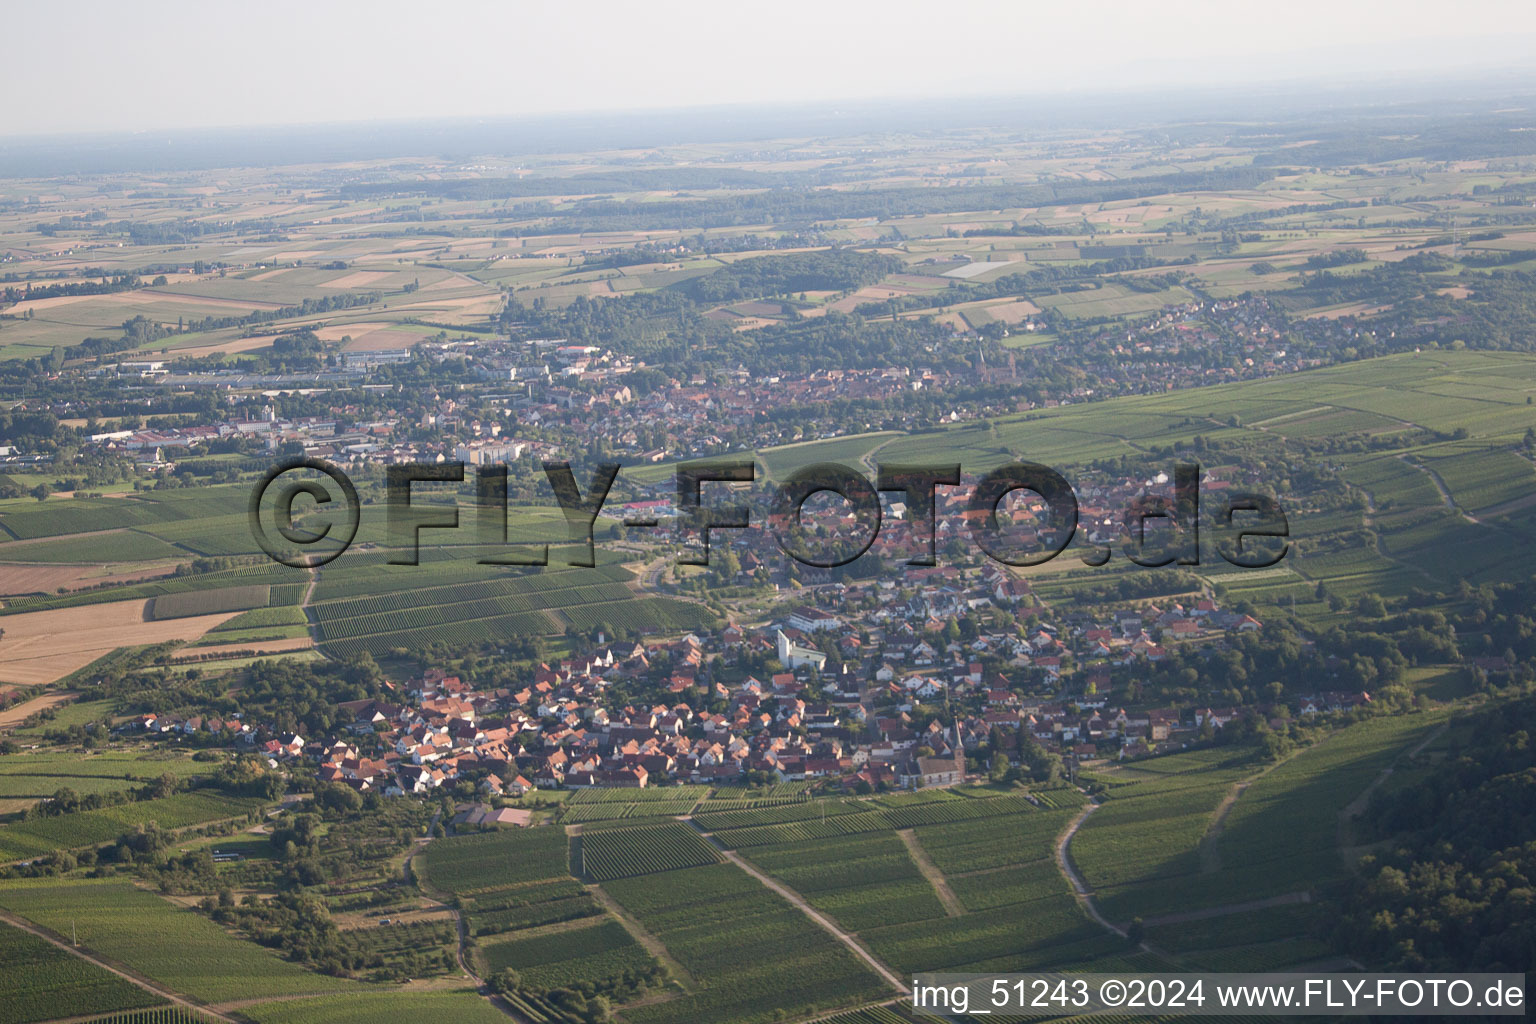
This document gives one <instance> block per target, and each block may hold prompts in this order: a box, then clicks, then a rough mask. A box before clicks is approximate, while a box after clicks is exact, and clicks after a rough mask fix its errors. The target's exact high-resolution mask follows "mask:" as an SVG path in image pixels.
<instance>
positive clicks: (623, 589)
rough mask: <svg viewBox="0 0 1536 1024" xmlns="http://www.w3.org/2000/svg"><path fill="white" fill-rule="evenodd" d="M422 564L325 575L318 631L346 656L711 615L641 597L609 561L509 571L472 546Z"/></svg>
mask: <svg viewBox="0 0 1536 1024" xmlns="http://www.w3.org/2000/svg"><path fill="white" fill-rule="evenodd" d="M422 555H423V558H422V565H421V566H419V567H416V568H415V570H414V571H412V572H410V573H409V574H408V575H402V574H400V572H399V570H400V569H401V568H405V569H411V567H398V566H385V565H374V564H370V563H369V562H367V561H365V560H362V559H359V560H354V561H350V562H349V563H348V567H347V569H346V570H345V571H340V570H338V571H331V572H327V574H326V576H325V577H324V578H323V579H322V582H321V585H320V586H319V587H318V588H317V589H316V593H315V600H316V603H315V605H314V611H315V615H316V618H317V620H318V622H319V624H320V638H321V642H322V643H323V644H324V645H325V647H326V649H327V650H328V651H331V652H334V653H336V654H338V655H341V656H348V655H351V654H356V653H361V652H364V651H367V652H370V653H373V654H375V655H378V654H382V653H387V652H388V651H389V650H390V649H391V648H395V647H407V648H409V647H419V646H424V645H426V644H430V643H432V642H433V641H435V640H436V641H444V642H450V643H486V642H494V641H496V640H505V639H507V638H510V637H520V636H528V635H539V634H549V633H562V632H564V631H565V629H566V628H567V626H568V625H574V626H575V627H576V628H578V629H581V630H583V631H586V630H590V629H593V628H602V627H607V628H608V630H609V631H610V632H612V631H614V630H615V629H628V630H634V631H639V632H653V631H657V630H683V629H693V628H699V627H700V626H702V625H704V624H705V623H706V622H708V621H711V619H712V617H711V616H710V614H709V613H708V612H707V611H706V610H705V609H703V608H702V607H700V606H697V605H693V604H690V603H688V602H684V601H677V600H675V599H672V598H662V597H646V598H640V597H637V596H636V595H635V593H634V592H633V591H632V590H631V589H630V588H629V587H628V586H627V585H626V583H625V581H627V580H629V579H630V578H631V574H630V573H629V572H628V571H627V570H625V569H624V568H623V567H622V566H618V565H613V564H607V565H601V566H599V567H597V568H592V569H552V570H549V571H545V572H536V573H530V572H527V571H518V572H511V571H509V570H507V569H505V568H497V567H495V566H485V565H479V564H477V563H476V562H475V561H474V560H473V557H475V556H476V552H474V551H469V552H466V551H463V550H460V551H457V552H453V551H450V552H444V553H439V555H440V557H438V558H434V559H431V561H430V564H429V559H428V557H427V556H428V552H426V551H423V552H422Z"/></svg>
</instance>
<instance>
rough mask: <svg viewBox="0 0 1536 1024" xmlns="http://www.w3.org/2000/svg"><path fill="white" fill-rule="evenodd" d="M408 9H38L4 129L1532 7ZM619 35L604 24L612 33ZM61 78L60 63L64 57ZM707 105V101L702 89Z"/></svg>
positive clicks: (753, 84) (1399, 64)
mask: <svg viewBox="0 0 1536 1024" xmlns="http://www.w3.org/2000/svg"><path fill="white" fill-rule="evenodd" d="M425 13H426V12H423V11H422V10H420V9H418V8H417V7H416V6H415V5H412V4H409V3H404V2H400V0H380V2H377V3H372V4H368V5H361V4H356V3H337V4H327V5H320V6H312V5H304V4H302V3H297V2H293V0H275V2H274V3H273V4H270V5H265V6H263V8H262V9H261V10H260V11H259V12H253V11H250V10H247V9H244V8H226V7H222V6H219V5H214V6H212V7H210V6H208V5H193V4H190V3H185V2H183V0H170V2H169V3H168V4H167V5H165V6H164V7H163V9H157V12H156V16H155V17H154V18H153V19H147V18H145V17H143V16H142V15H141V14H140V13H139V12H136V11H133V10H127V9H123V8H121V7H119V6H118V5H112V4H107V3H104V2H101V0H84V3H83V4H82V5H81V13H80V17H79V18H77V19H71V20H70V21H69V22H67V23H66V22H64V21H62V20H61V19H57V18H50V17H49V16H48V13H47V12H46V11H44V10H43V9H41V8H37V7H27V8H23V9H21V10H18V11H17V12H15V13H14V14H13V15H12V17H11V19H10V22H11V28H12V30H13V32H14V35H13V38H14V39H16V40H22V41H25V43H26V45H24V46H18V47H15V48H14V49H13V52H11V53H8V54H7V62H6V64H5V65H4V67H0V83H3V85H4V86H5V87H6V93H7V95H10V96H13V97H25V98H26V100H25V102H17V103H12V104H8V105H6V106H5V107H3V108H0V138H5V139H7V140H11V139H36V138H43V137H66V138H72V137H80V136H93V135H100V134H124V133H126V134H134V133H182V132H191V131H218V130H226V129H239V128H261V129H267V128H275V127H288V126H313V125H330V124H340V125H353V124H394V123H410V122H415V121H420V120H423V119H434V120H436V119H468V120H494V121H501V120H509V119H514V120H525V119H540V118H547V117H590V116H611V115H615V114H624V113H632V114H658V113H669V112H676V111H684V110H691V109H698V108H701V107H703V108H708V109H733V108H752V107H759V106H771V107H784V106H808V105H826V104H828V103H831V104H860V103H868V102H879V101H895V102H908V101H925V100H954V101H959V102H965V101H971V100H984V99H987V98H996V97H1019V98H1025V99H1034V100H1046V101H1049V100H1054V99H1055V98H1058V97H1062V96H1076V95H1085V94H1091V95H1101V96H1105V95H1123V94H1127V93H1136V94H1138V95H1142V94H1147V93H1154V92H1165V91H1166V92H1182V91H1189V90H1196V91H1199V90H1205V91H1209V92H1212V93H1216V94H1226V93H1230V92H1234V91H1238V92H1241V91H1244V90H1248V89H1254V88H1261V89H1262V88H1287V87H1296V86H1315V85H1317V84H1318V83H1323V82H1335V83H1340V84H1344V83H1347V82H1362V81H1383V80H1395V81H1396V82H1398V83H1400V84H1401V85H1402V86H1403V87H1404V88H1407V89H1410V90H1411V89H1417V88H1420V87H1422V84H1423V83H1424V82H1425V81H1426V80H1429V79H1434V80H1439V79H1443V78H1446V77H1447V76H1465V75H1470V74H1488V75H1497V74H1499V73H1501V70H1503V71H1509V72H1517V73H1518V72H1523V71H1524V70H1525V68H1526V67H1527V66H1528V64H1529V54H1530V53H1531V52H1536V8H1532V7H1530V6H1529V5H1524V4H1515V3H1509V2H1505V0H1472V2H1470V3H1468V4H1465V5H1463V7H1462V9H1460V10H1458V12H1457V13H1456V16H1455V17H1454V18H1447V17H1446V16H1445V12H1444V10H1443V9H1442V8H1440V7H1439V6H1438V5H1434V4H1430V3H1428V2H1427V0H1401V2H1397V3H1387V2H1384V0H1362V2H1357V3H1349V4H1337V3H1327V2H1324V0H1298V3H1297V4H1295V5H1293V8H1292V9H1290V10H1288V11H1286V12H1285V16H1284V17H1275V16H1274V15H1273V14H1272V13H1271V12H1268V11H1264V12H1261V11H1259V10H1258V9H1257V8H1255V9H1244V8H1242V7H1241V6H1239V7H1237V8H1235V9H1234V8H1233V7H1232V6H1231V5H1227V4H1220V3H1215V2H1212V0H1173V2H1171V3H1169V4H1167V5H1163V6H1161V7H1159V8H1158V9H1157V10H1155V11H1152V10H1147V9H1145V8H1144V7H1142V6H1141V5H1136V4H1128V3H1127V4H1120V5H1108V6H1103V7H1098V8H1095V9H1094V10H1092V11H1079V10H1064V9H1061V8H1058V7H1055V6H1053V5H1045V4H1040V3H996V2H993V0H975V2H974V3H973V4H972V5H971V6H970V7H969V8H967V10H966V12H965V13H966V15H967V16H966V17H965V18H963V19H962V18H945V17H942V16H939V17H935V14H936V12H934V11H933V10H932V9H931V8H929V7H927V6H926V5H924V4H922V3H920V2H917V0H885V2H882V3H878V4H875V3H868V2H850V3H845V4H837V5H817V4H814V3H810V2H808V0H783V2H781V3H779V4H776V5H775V6H774V7H773V8H772V9H761V10H760V9H757V8H753V7H751V6H739V7H731V8H720V7H719V6H718V5H711V4H707V3H700V2H696V0H658V3H657V4H654V5H650V6H649V7H647V8H646V9H644V10H640V9H636V8H633V7H631V6H629V5H619V4H604V3H595V4H591V5H587V6H584V7H583V9H582V10H581V11H574V10H572V9H570V8H568V7H565V6H562V5H558V4H550V3H541V2H535V0H530V2H528V3H521V4H518V5H515V6H510V5H501V4H496V3H492V2H489V0H450V2H448V3H445V4H440V5H437V6H435V7H434V8H433V9H432V10H431V12H430V14H429V15H428V16H426V17H424V16H423V15H424V14H425ZM597 28H601V29H602V31H596V30H595V29H597ZM61 69H62V70H61ZM700 100H707V102H704V103H701V102H700Z"/></svg>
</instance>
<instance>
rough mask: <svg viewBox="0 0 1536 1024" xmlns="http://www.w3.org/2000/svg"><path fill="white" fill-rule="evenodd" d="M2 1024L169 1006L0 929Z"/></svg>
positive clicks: (87, 964) (102, 972) (32, 940)
mask: <svg viewBox="0 0 1536 1024" xmlns="http://www.w3.org/2000/svg"><path fill="white" fill-rule="evenodd" d="M0 964H4V965H5V970H3V971H0V1024H25V1022H27V1021H35V1020H47V1019H49V1018H53V1017H75V1016H84V1015H86V1014H90V1013H100V1012H103V1011H107V1010H131V1009H135V1008H137V1007H141V1006H156V1005H158V1004H161V1003H164V1002H165V1000H164V999H162V998H161V997H159V996H157V995H155V994H154V993H152V992H148V991H146V990H144V989H142V988H140V987H139V986H138V985H135V984H133V983H132V982H130V981H125V980H124V979H122V978H119V977H118V976H117V975H115V974H112V973H111V972H109V971H106V970H103V969H102V968H100V967H97V966H96V965H95V964H93V963H91V962H90V961H88V960H83V959H81V958H80V957H77V956H75V955H73V954H71V953H68V952H66V951H65V950H62V949H60V948H58V947H57V946H55V945H54V944H53V943H51V942H47V941H45V940H43V939H40V938H38V937H37V936H35V935H31V934H29V933H28V932H25V931H22V930H21V929H20V928H13V927H11V926H10V925H8V924H4V923H0Z"/></svg>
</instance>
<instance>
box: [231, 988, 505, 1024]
mask: <svg viewBox="0 0 1536 1024" xmlns="http://www.w3.org/2000/svg"><path fill="white" fill-rule="evenodd" d="M240 1014H241V1016H243V1017H249V1018H250V1019H251V1020H253V1021H255V1022H256V1024H377V1022H378V1021H381V1020H388V1021H392V1022H396V1024H444V1022H446V1021H452V1022H453V1024H459V1022H460V1021H463V1022H464V1024H506V1020H507V1017H506V1015H505V1014H503V1013H502V1012H501V1011H500V1010H498V1009H496V1008H495V1007H494V1006H492V1005H491V1004H490V1003H489V1002H488V1001H487V1000H485V999H482V998H481V997H480V996H479V995H478V994H476V993H475V991H474V990H473V989H458V990H438V991H422V990H419V989H418V990H414V991H409V990H400V989H393V990H385V991H373V990H365V991H359V992H349V993H348V994H346V995H344V996H316V997H313V998H309V999H285V1000H282V1001H279V1002H270V1003H258V1004H256V1005H254V1006H247V1007H243V1008H242V1009H241V1011H240Z"/></svg>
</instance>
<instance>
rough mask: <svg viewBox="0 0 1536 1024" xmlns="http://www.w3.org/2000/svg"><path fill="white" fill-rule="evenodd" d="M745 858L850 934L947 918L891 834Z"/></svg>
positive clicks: (760, 850) (762, 851)
mask: <svg viewBox="0 0 1536 1024" xmlns="http://www.w3.org/2000/svg"><path fill="white" fill-rule="evenodd" d="M746 856H747V857H748V859H750V860H751V861H752V863H754V864H756V865H757V866H758V867H760V868H762V869H763V870H764V871H766V872H768V873H769V874H771V875H773V876H775V877H776V878H779V879H781V880H782V881H783V882H784V884H786V885H788V886H789V887H790V888H791V889H794V890H795V891H796V892H798V893H800V895H802V896H804V897H805V898H806V900H807V901H809V902H810V904H811V905H812V906H814V907H815V908H816V909H817V910H821V911H824V912H825V913H827V914H829V915H831V916H832V917H833V918H834V919H836V920H837V922H838V923H839V924H840V925H842V926H843V927H844V928H846V929H848V930H849V931H854V932H858V931H863V930H865V929H867V928H877V927H881V926H884V925H893V924H903V923H907V922H916V921H929V920H934V919H937V918H941V917H943V916H944V907H943V905H942V904H941V903H940V902H939V900H938V897H937V896H936V895H935V894H934V891H933V886H932V885H930V884H929V882H928V880H927V879H926V878H924V877H923V875H922V872H920V871H919V870H918V868H917V865H916V864H914V863H913V862H912V858H911V856H910V855H909V854H908V852H907V847H906V844H905V843H903V842H902V841H901V839H900V837H898V836H897V835H896V834H895V833H892V832H872V833H867V834H865V835H860V836H855V837H852V838H847V839H827V840H820V841H817V842H810V843H794V844H790V845H787V846H765V847H757V848H755V849H752V850H750V851H749V852H748V853H747V855H746Z"/></svg>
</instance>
